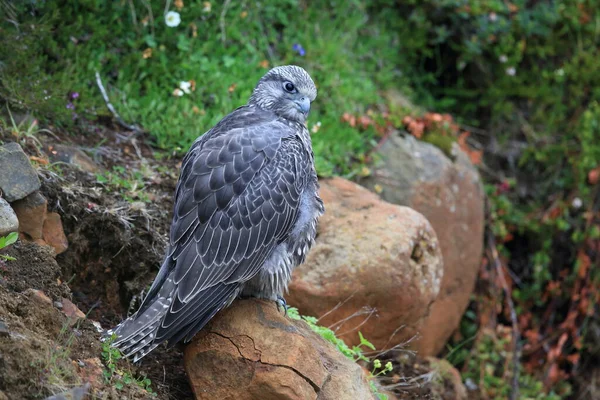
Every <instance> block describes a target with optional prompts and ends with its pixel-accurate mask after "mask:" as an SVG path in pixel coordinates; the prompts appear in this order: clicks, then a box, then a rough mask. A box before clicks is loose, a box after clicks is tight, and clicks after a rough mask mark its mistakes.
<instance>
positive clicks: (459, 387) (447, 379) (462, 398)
mask: <svg viewBox="0 0 600 400" xmlns="http://www.w3.org/2000/svg"><path fill="white" fill-rule="evenodd" d="M426 361H427V362H429V367H430V368H431V371H432V372H433V373H434V374H436V375H437V376H438V377H439V379H435V378H434V379H433V380H432V383H431V384H432V385H433V387H432V389H433V390H432V392H433V394H434V396H433V398H440V399H441V398H448V397H447V396H444V394H445V393H452V397H451V398H452V400H467V399H468V398H469V396H468V394H467V388H466V387H465V385H464V384H463V382H462V377H461V376H460V372H458V370H457V369H456V368H454V366H453V365H452V364H450V363H449V362H448V361H447V360H443V359H439V358H435V357H427V358H426Z"/></svg>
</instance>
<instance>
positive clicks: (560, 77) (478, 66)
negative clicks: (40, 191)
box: [0, 0, 600, 399]
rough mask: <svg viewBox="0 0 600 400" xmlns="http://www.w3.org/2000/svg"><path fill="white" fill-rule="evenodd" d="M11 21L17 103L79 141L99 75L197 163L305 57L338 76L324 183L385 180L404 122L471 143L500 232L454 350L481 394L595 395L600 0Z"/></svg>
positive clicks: (13, 99) (323, 102)
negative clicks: (238, 114) (253, 99)
mask: <svg viewBox="0 0 600 400" xmlns="http://www.w3.org/2000/svg"><path fill="white" fill-rule="evenodd" d="M168 11H175V12H177V13H178V15H179V17H180V21H179V23H177V24H175V22H177V21H175V20H166V19H165V14H166V13H167V12H168ZM0 17H1V18H2V19H3V21H2V24H0V99H2V100H3V102H4V103H6V106H8V107H10V109H11V110H13V111H29V112H31V113H33V114H34V115H35V116H36V118H39V119H40V121H41V123H42V124H43V125H44V126H46V127H48V128H51V129H62V130H66V131H69V132H72V134H73V135H77V134H81V131H80V130H78V129H79V127H80V126H81V125H82V124H84V123H86V121H100V122H101V121H103V120H106V119H107V118H111V117H112V116H111V115H110V114H109V113H108V111H107V109H106V106H105V103H104V100H103V98H102V96H101V93H100V91H99V90H98V86H97V82H96V75H95V74H96V72H98V74H99V76H100V77H101V79H102V80H103V81H104V84H105V86H106V87H107V91H108V95H109V97H110V99H111V102H112V103H113V105H114V106H115V108H116V109H117V110H118V111H119V113H120V114H121V116H122V117H123V119H124V120H125V121H128V122H134V123H136V124H138V125H139V126H140V127H142V128H143V130H144V131H145V132H147V134H148V137H149V138H150V139H151V140H152V141H153V142H154V145H155V146H156V147H157V148H160V149H162V150H163V153H162V154H164V156H165V157H169V156H173V157H180V156H181V155H182V154H183V153H184V152H185V151H186V150H187V148H188V146H189V144H190V143H191V142H192V141H193V140H194V139H195V138H196V137H197V136H198V135H200V134H202V133H203V132H204V131H206V130H207V129H208V128H210V127H211V126H213V125H214V124H215V123H216V122H217V121H218V120H219V119H220V118H222V117H223V116H224V115H225V114H227V113H228V112H230V111H231V110H232V109H234V108H235V107H237V106H240V105H242V104H244V103H245V101H246V100H247V98H248V97H249V94H250V91H251V90H252V88H253V85H254V84H255V83H256V81H257V80H258V79H259V78H260V76H262V75H263V74H264V73H265V72H266V70H268V69H269V68H270V67H272V66H275V65H281V64H288V63H293V64H298V65H301V66H303V67H304V68H306V69H307V70H308V71H309V72H310V73H311V75H312V76H313V77H314V80H315V82H316V84H317V86H318V89H319V97H318V101H317V102H316V103H315V105H314V110H313V111H312V112H311V118H310V125H309V128H310V129H311V131H312V132H313V142H314V150H315V153H316V156H317V168H318V172H319V174H320V175H321V176H330V175H343V176H345V177H348V178H355V177H357V176H361V175H368V174H369V173H370V169H369V164H370V162H372V157H371V155H372V153H373V150H374V149H375V148H376V146H377V143H378V142H379V141H380V140H381V139H382V138H383V137H384V136H385V135H386V134H388V133H389V131H390V130H391V129H401V130H406V131H408V132H409V133H411V134H413V135H415V136H417V137H419V138H421V139H422V140H427V141H430V142H432V143H435V144H436V145H438V146H440V147H441V148H443V149H444V148H447V146H448V143H450V142H452V141H458V142H459V143H460V144H461V146H462V147H463V148H464V149H465V151H467V152H468V153H469V155H470V156H471V159H472V160H473V162H474V163H476V164H477V165H478V166H479V167H480V171H481V173H482V175H483V176H484V178H485V181H486V185H485V189H486V193H487V195H488V198H489V207H488V214H487V215H488V221H487V223H488V231H489V234H488V235H487V249H488V251H486V254H485V256H484V259H483V260H482V269H481V276H480V279H479V284H478V287H477V291H476V293H475V294H474V295H473V302H472V305H471V306H470V307H469V310H468V311H467V313H466V314H465V316H464V319H463V322H462V325H461V330H460V332H459V333H457V334H456V335H455V336H454V338H453V340H452V342H451V343H449V344H448V351H447V353H446V355H445V356H446V358H447V359H448V360H449V361H450V362H451V363H452V364H453V365H455V366H456V367H458V368H459V370H460V371H461V373H462V375H463V379H464V380H471V381H472V382H475V383H476V384H477V385H478V386H479V390H480V391H481V394H482V398H490V399H492V398H493V399H503V398H507V396H508V394H509V393H510V392H511V386H513V383H512V379H511V378H512V377H514V376H516V375H517V373H518V376H519V378H518V380H519V388H520V396H521V398H527V399H530V398H535V399H542V398H543V399H555V398H556V399H558V398H584V397H583V396H586V395H590V393H591V392H590V391H591V390H593V389H591V387H592V386H591V385H592V383H591V382H592V381H593V380H594V379H595V378H593V374H594V372H593V371H594V368H598V367H597V365H598V363H599V362H600V357H599V351H600V318H599V314H598V312H597V311H598V305H597V304H598V302H599V300H600V291H599V286H600V272H599V269H598V260H599V253H600V217H599V209H600V195H599V190H600V189H599V188H600V186H599V184H598V183H599V180H600V73H599V71H600V8H599V7H598V5H597V2H596V1H594V0H563V1H552V0H510V1H509V0H362V1H358V0H348V1H325V0H314V1H303V0H262V1H260V2H255V1H239V0H224V1H210V2H208V1H193V0H183V1H182V0H175V1H166V2H165V1H150V0H117V1H104V0H80V1H76V2H73V1H60V0H55V1H50V0H48V1H41V0H24V1H19V2H11V1H9V0H0ZM169 25H174V26H169ZM6 106H4V105H3V108H6ZM426 111H429V112H426ZM444 113H447V114H450V115H444V116H443V118H442V117H440V114H444ZM440 120H442V122H440ZM0 123H3V124H4V127H8V126H9V123H10V122H9V120H8V119H7V118H5V119H3V120H2V121H0ZM114 173H115V174H116V175H122V174H124V173H125V171H122V170H121V171H119V170H116V171H114ZM496 254H497V255H498V256H496ZM495 262H500V263H501V267H502V268H503V269H504V271H505V276H506V277H507V278H509V279H508V282H506V284H504V285H503V284H502V282H500V280H499V277H498V276H497V275H496V274H495V273H494V272H493V271H494V269H493V268H491V267H490V265H492V263H495ZM509 300H510V301H509ZM511 311H514V312H515V314H516V324H515V323H514V321H511ZM513 343H516V344H517V346H514V345H513ZM594 366H596V367H594ZM596 372H597V370H596ZM596 390H597V389H596ZM586 393H587V394H586ZM590 398H591V397H590Z"/></svg>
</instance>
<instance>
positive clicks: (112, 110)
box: [96, 71, 144, 133]
mask: <svg viewBox="0 0 600 400" xmlns="http://www.w3.org/2000/svg"><path fill="white" fill-rule="evenodd" d="M96 84H97V85H98V89H100V93H101V94H102V98H103V99H104V103H105V104H106V108H108V111H110V113H111V114H112V115H113V117H114V118H115V120H116V121H117V124H119V125H120V126H121V127H123V128H125V129H127V130H129V131H132V132H134V133H143V132H144V130H143V129H142V128H140V127H139V126H138V125H137V124H128V123H126V122H125V121H124V120H123V118H121V116H120V115H119V113H118V112H117V110H115V107H114V106H113V105H112V103H111V102H110V99H109V98H108V93H107V92H106V89H105V88H104V85H103V84H102V78H100V74H99V73H98V71H96Z"/></svg>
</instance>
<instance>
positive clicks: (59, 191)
mask: <svg viewBox="0 0 600 400" xmlns="http://www.w3.org/2000/svg"><path fill="white" fill-rule="evenodd" d="M81 129H82V130H84V131H86V132H82V133H81V134H77V135H75V136H69V135H67V134H60V133H58V134H56V136H55V135H52V136H47V137H45V138H44V137H38V139H41V141H42V146H40V145H39V144H38V143H32V142H21V144H22V146H23V148H24V150H25V151H26V152H27V153H28V154H29V155H31V156H35V157H39V158H41V159H44V158H50V159H51V152H52V148H53V146H54V145H56V144H62V145H65V144H68V145H76V146H77V148H79V149H83V150H86V152H87V154H89V155H90V156H91V157H92V158H93V159H94V161H95V162H96V163H97V164H98V167H99V170H100V171H111V170H112V167H113V166H114V165H120V166H122V167H125V169H126V170H127V171H143V182H144V189H143V192H144V195H145V198H146V199H149V201H138V200H137V199H131V198H129V199H127V200H126V199H125V198H124V193H122V192H123V191H120V190H119V189H118V188H115V187H114V186H107V185H106V184H101V183H99V182H98V179H97V177H96V175H95V174H93V173H90V172H83V171H81V170H79V169H78V168H77V167H76V166H74V165H69V164H63V163H60V164H58V165H57V166H54V167H52V166H49V167H43V168H40V169H39V174H40V179H41V181H42V189H41V191H42V193H43V194H44V196H45V197H46V198H47V199H48V209H49V211H55V212H58V213H59V214H60V215H61V218H62V222H63V227H64V231H65V234H66V235H67V238H68V240H69V248H68V250H67V251H65V252H64V253H62V254H60V255H58V256H55V255H54V252H53V250H52V249H51V248H50V247H47V246H41V245H38V244H36V243H25V242H21V241H18V242H17V243H15V244H14V245H12V246H9V247H7V248H5V249H2V254H7V255H9V256H11V257H13V258H14V260H9V261H4V260H2V259H0V399H5V398H8V399H10V400H13V399H14V400H19V399H45V398H46V397H48V396H52V395H55V396H57V395H60V394H61V393H62V394H65V393H69V395H66V394H65V396H66V398H73V399H75V398H82V397H81V395H78V394H77V393H76V392H77V390H79V391H80V392H81V393H83V392H85V390H83V389H81V387H82V385H84V383H85V381H88V380H91V381H92V387H91V388H89V390H88V392H89V393H90V394H91V395H92V396H91V397H90V396H88V397H86V398H93V399H96V398H98V399H100V398H101V399H147V398H156V399H159V400H162V399H165V400H166V399H183V400H185V399H192V398H193V395H192V392H191V389H190V387H189V385H188V382H187V378H186V375H185V371H184V368H183V354H182V351H181V349H179V348H177V347H175V348H170V349H167V348H166V347H165V346H161V347H159V348H157V349H156V350H155V351H154V352H153V353H151V354H150V355H149V356H148V357H146V358H145V359H144V360H142V362H141V363H140V364H139V365H133V364H131V363H129V362H128V361H125V360H120V361H118V363H117V368H118V369H119V370H120V371H125V372H126V373H127V374H130V375H131V376H133V377H144V376H146V377H148V378H150V380H151V381H152V384H151V388H152V391H153V392H154V394H150V393H148V392H147V391H145V390H144V389H142V388H141V387H140V386H138V385H136V384H135V383H129V384H124V385H123V388H122V389H119V388H117V386H120V385H117V383H118V382H117V381H118V380H119V379H121V378H120V377H119V376H118V375H117V376H113V377H112V378H111V380H109V379H108V378H105V377H104V376H103V370H105V371H106V370H107V368H106V365H105V364H106V362H105V360H104V358H103V356H102V343H101V341H100V333H99V331H98V328H97V327H96V326H94V324H93V323H92V321H97V322H98V323H100V325H101V327H102V328H104V329H108V328H110V327H113V326H114V325H116V324H117V323H118V322H120V321H121V320H122V319H123V318H125V317H126V316H127V315H128V312H130V311H133V308H134V307H135V305H136V301H139V300H136V299H139V297H140V295H141V292H142V290H144V289H146V288H147V287H148V286H149V285H150V284H151V282H152V280H153V278H154V276H155V275H156V273H157V272H158V269H159V267H160V263H161V261H162V257H163V253H164V250H165V245H166V243H167V234H168V229H169V225H170V219H171V216H170V214H171V208H172V203H171V202H172V196H173V193H174V190H175V184H176V179H177V174H178V166H177V161H176V160H175V159H171V158H169V157H164V156H163V157H161V158H160V159H158V158H156V157H154V154H155V153H154V151H153V150H152V149H151V148H150V147H149V146H147V145H145V144H144V143H143V142H144V138H143V137H137V138H127V137H126V134H125V133H123V132H118V131H116V130H111V129H109V128H106V127H98V126H86V127H82V128H81ZM90 132H91V133H93V136H92V135H89V133H90ZM85 133H88V134H85ZM0 140H4V141H10V140H14V138H6V137H4V138H2V137H0ZM86 141H87V142H86ZM100 141H102V142H103V144H102V145H101V146H97V145H96V144H97V143H98V142H100ZM178 158H179V157H178ZM140 174H142V172H140ZM69 300H70V301H72V302H73V303H74V304H75V305H76V306H77V307H79V309H80V310H81V311H82V312H83V313H84V314H86V316H87V319H79V320H77V319H73V318H71V319H70V318H68V317H67V316H66V315H65V312H63V311H65V310H66V305H65V306H64V308H62V307H63V304H62V303H63V302H64V303H65V304H66V302H68V301H69ZM132 300H133V301H132ZM61 308H62V309H61ZM90 376H91V377H92V378H90ZM94 376H95V377H94ZM78 388H80V389H78ZM69 396H71V397H69ZM78 396H79V397H78ZM57 398H62V397H57Z"/></svg>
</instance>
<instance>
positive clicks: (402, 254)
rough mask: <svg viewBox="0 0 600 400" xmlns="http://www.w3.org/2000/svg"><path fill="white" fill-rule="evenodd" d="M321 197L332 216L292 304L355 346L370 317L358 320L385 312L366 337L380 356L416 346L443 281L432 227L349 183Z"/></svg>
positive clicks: (327, 185) (300, 275) (292, 292)
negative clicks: (408, 342)
mask: <svg viewBox="0 0 600 400" xmlns="http://www.w3.org/2000/svg"><path fill="white" fill-rule="evenodd" d="M320 194H321V197H322V198H323V201H324V203H325V209H326V211H325V215H324V216H323V217H322V218H321V220H320V222H319V228H318V236H317V241H316V244H315V245H314V247H313V249H312V250H311V251H310V252H309V254H308V257H307V260H306V262H305V263H304V264H303V265H301V266H300V267H298V268H297V269H296V270H295V271H294V273H293V275H292V282H291V284H290V288H289V294H288V295H287V301H288V304H290V305H293V306H296V307H298V309H299V311H300V313H301V314H303V315H310V316H315V317H322V319H321V320H320V323H322V325H324V326H331V325H333V324H337V325H336V326H335V328H336V330H337V332H338V333H339V334H340V336H341V337H342V338H343V339H344V340H345V341H346V342H347V343H348V344H350V345H352V344H358V343H359V338H358V335H357V330H356V328H357V327H358V326H359V325H361V323H362V322H363V321H364V320H365V318H367V317H368V315H364V314H363V315H357V316H355V317H352V315H353V314H355V313H356V312H357V311H360V310H361V309H362V308H363V307H364V306H369V307H373V308H375V309H376V310H377V311H376V313H375V314H374V315H372V317H371V318H370V319H369V321H368V322H367V323H365V324H364V325H362V326H360V331H361V332H362V334H363V335H364V337H365V338H367V339H368V340H369V341H371V342H372V343H373V344H374V345H375V346H376V347H377V348H378V349H383V348H384V347H391V346H394V345H396V344H399V343H402V342H404V341H406V340H408V339H411V338H412V337H413V336H414V335H415V334H417V333H419V332H421V331H422V329H421V326H422V323H423V319H424V318H425V317H426V316H427V314H428V313H429V308H430V305H431V303H432V302H433V301H434V300H435V298H436V296H437V294H438V291H439V288H440V282H441V279H442V271H443V266H442V257H441V253H440V249H439V246H438V242H437V238H436V235H435V232H434V231H433V229H432V228H431V225H430V224H429V222H427V220H426V219H425V217H423V216H422V215H421V214H419V213H417V212H416V211H414V210H412V209H410V208H407V207H400V206H397V205H393V204H389V203H386V202H385V201H382V200H381V199H380V198H379V197H378V196H377V195H375V194H373V193H371V192H369V191H368V190H366V189H365V188H363V187H361V186H359V185H357V184H355V183H352V182H350V181H347V180H345V179H341V178H334V179H328V180H322V181H321V190H320ZM340 303H343V304H341V305H340V306H339V307H338V304H340ZM340 321H342V322H340ZM344 321H345V322H344ZM401 327H403V328H402V329H399V328H401ZM396 330H398V332H397V333H396V334H395V335H394V332H395V331H396ZM344 332H347V333H346V334H344ZM392 336H393V337H392Z"/></svg>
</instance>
